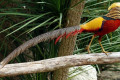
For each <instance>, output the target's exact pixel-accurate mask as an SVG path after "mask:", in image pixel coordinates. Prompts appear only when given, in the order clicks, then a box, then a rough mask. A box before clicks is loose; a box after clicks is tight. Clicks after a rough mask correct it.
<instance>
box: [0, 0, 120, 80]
mask: <svg viewBox="0 0 120 80" xmlns="http://www.w3.org/2000/svg"><path fill="white" fill-rule="evenodd" d="M70 1H71V0H7V1H5V0H1V1H0V37H1V38H0V44H1V45H0V60H2V59H3V58H5V57H6V56H7V55H8V54H9V53H10V52H11V51H12V50H14V49H15V48H16V47H17V46H19V45H20V44H22V43H23V42H25V41H27V40H29V39H31V38H33V37H35V36H37V35H40V34H42V33H45V32H48V31H51V30H54V29H58V28H62V27H63V23H64V20H65V16H66V12H67V10H68V9H70V7H69V3H70ZM118 1H119V0H86V5H85V8H84V12H83V15H82V17H81V19H82V21H81V23H85V22H88V21H90V20H91V19H93V18H95V17H98V16H103V15H104V14H106V13H107V12H108V11H107V8H108V6H109V5H110V4H111V3H113V2H118ZM79 3H80V2H79ZM79 3H78V4H79ZM76 5H77V4H76ZM76 5H75V6H76ZM73 7H74V6H73ZM119 35H120V28H119V29H117V31H115V32H113V33H110V34H108V35H106V36H104V37H103V39H102V44H103V46H104V48H105V49H106V50H107V51H110V52H115V51H117V52H119V50H120V44H119V43H120V36H119ZM91 36H92V34H91V33H82V34H80V35H78V39H77V41H76V46H75V51H74V54H87V51H86V49H85V47H86V45H88V43H89V41H90V39H91ZM58 47H59V43H57V44H56V45H55V44H54V39H53V40H49V41H46V42H42V43H39V44H38V45H36V46H34V47H32V48H30V49H28V50H26V51H25V52H24V53H23V54H21V55H19V56H18V57H17V58H15V59H14V60H12V61H11V62H12V63H13V62H15V63H18V62H27V61H33V60H42V59H47V58H51V57H56V56H57V52H58ZM90 49H91V52H92V53H93V52H95V53H98V52H101V47H100V46H99V45H98V41H97V38H96V39H94V41H93V43H92V46H91V48H90ZM51 74H52V72H48V73H36V74H30V75H21V76H15V77H4V78H0V80H16V79H18V80H48V78H51Z"/></svg>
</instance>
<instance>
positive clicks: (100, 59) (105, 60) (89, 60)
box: [0, 52, 120, 77]
mask: <svg viewBox="0 0 120 80" xmlns="http://www.w3.org/2000/svg"><path fill="white" fill-rule="evenodd" d="M118 62H120V52H112V53H109V54H108V56H106V55H105V54H104V53H94V54H80V55H70V56H62V57H57V58H51V59H46V60H41V61H34V62H26V63H15V64H7V65H5V66H4V67H3V68H2V69H0V77H4V76H15V75H22V74H30V73H38V72H39V73H40V72H49V71H54V70H57V69H61V68H68V67H73V66H82V65H90V64H110V63H118Z"/></svg>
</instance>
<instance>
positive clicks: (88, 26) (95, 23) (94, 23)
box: [80, 17, 104, 31]
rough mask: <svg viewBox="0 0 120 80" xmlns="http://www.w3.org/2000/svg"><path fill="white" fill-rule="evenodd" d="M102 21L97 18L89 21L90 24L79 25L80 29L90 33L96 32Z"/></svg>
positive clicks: (100, 18)
mask: <svg viewBox="0 0 120 80" xmlns="http://www.w3.org/2000/svg"><path fill="white" fill-rule="evenodd" d="M103 21H104V19H103V18H102V17H98V18H95V19H93V20H91V21H90V22H88V23H86V24H83V25H80V27H81V28H83V29H85V30H90V31H94V30H98V29H100V28H101V26H102V22H103Z"/></svg>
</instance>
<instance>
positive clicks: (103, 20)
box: [56, 2, 120, 55]
mask: <svg viewBox="0 0 120 80" xmlns="http://www.w3.org/2000/svg"><path fill="white" fill-rule="evenodd" d="M108 10H109V13H107V14H106V15H105V16H102V17H98V18H95V19H93V20H91V21H89V22H88V23H86V24H82V25H80V27H81V28H80V30H76V31H73V32H71V33H69V34H67V35H66V37H69V36H70V35H75V34H77V33H82V32H92V33H94V35H93V37H92V39H91V41H90V43H89V45H88V47H87V50H88V53H90V49H89V48H90V45H91V43H92V41H93V39H94V38H95V37H96V36H99V39H98V41H99V44H100V46H101V48H102V51H103V52H104V53H105V54H106V55H107V53H108V52H107V51H105V50H104V48H103V46H102V44H101V39H102V37H103V36H104V35H105V34H108V33H110V32H113V31H115V30H116V29H117V28H118V27H119V26H120V2H116V3H113V4H112V5H111V6H110V7H109V8H108ZM62 36H63V35H61V36H59V37H58V38H57V39H56V42H57V41H58V40H59V39H60V37H62Z"/></svg>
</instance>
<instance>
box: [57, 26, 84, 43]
mask: <svg viewBox="0 0 120 80" xmlns="http://www.w3.org/2000/svg"><path fill="white" fill-rule="evenodd" d="M83 31H84V29H82V28H81V29H80V30H75V31H73V32H70V33H68V34H67V35H66V34H63V35H60V36H59V37H58V38H57V39H56V41H55V44H56V43H57V42H58V41H59V39H60V38H62V37H64V36H66V38H68V37H69V36H70V35H73V36H74V35H76V34H77V33H82V32H83Z"/></svg>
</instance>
